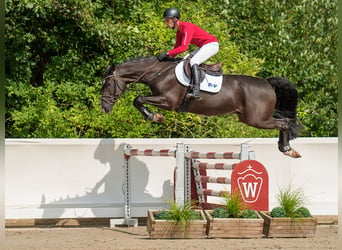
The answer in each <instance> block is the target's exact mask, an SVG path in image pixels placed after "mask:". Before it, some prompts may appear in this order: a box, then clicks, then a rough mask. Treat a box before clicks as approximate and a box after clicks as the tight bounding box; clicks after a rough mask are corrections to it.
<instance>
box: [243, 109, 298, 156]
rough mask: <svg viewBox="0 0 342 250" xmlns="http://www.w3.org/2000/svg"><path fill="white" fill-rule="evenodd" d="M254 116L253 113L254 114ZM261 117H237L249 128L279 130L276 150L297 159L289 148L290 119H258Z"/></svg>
mask: <svg viewBox="0 0 342 250" xmlns="http://www.w3.org/2000/svg"><path fill="white" fill-rule="evenodd" d="M254 114H255V113H254ZM260 117H261V116H258V115H252V116H250V117H248V118H249V119H245V117H243V116H241V115H240V116H239V118H240V120H241V121H242V122H244V123H246V124H248V125H250V126H253V127H255V128H261V129H278V130H279V141H278V149H279V151H281V152H282V153H284V154H285V155H287V156H290V157H293V158H299V157H301V155H300V154H299V153H298V152H297V151H296V150H294V149H293V148H291V146H290V135H289V133H290V132H289V131H290V123H291V119H290V118H279V119H277V118H274V117H273V116H269V117H268V118H265V117H263V118H264V119H260Z"/></svg>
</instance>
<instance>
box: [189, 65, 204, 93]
mask: <svg viewBox="0 0 342 250" xmlns="http://www.w3.org/2000/svg"><path fill="white" fill-rule="evenodd" d="M191 74H192V84H193V85H194V87H193V89H192V93H188V94H187V95H186V97H187V98H195V99H198V98H201V95H200V77H201V72H200V69H199V66H198V64H194V65H192V67H191Z"/></svg>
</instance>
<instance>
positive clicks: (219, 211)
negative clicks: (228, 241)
mask: <svg viewBox="0 0 342 250" xmlns="http://www.w3.org/2000/svg"><path fill="white" fill-rule="evenodd" d="M211 216H212V217H213V218H228V216H229V213H228V211H227V209H224V208H222V207H217V208H214V210H213V212H212V214H211Z"/></svg>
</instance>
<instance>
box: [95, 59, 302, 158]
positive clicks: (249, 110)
mask: <svg viewBox="0 0 342 250" xmlns="http://www.w3.org/2000/svg"><path fill="white" fill-rule="evenodd" d="M178 62H179V60H173V61H170V60H167V61H162V62H159V61H158V59H157V58H156V57H145V58H137V59H133V60H131V61H128V62H125V63H122V64H120V65H117V66H116V67H115V66H110V67H109V66H108V67H107V70H106V74H105V77H104V80H103V86H102V91H101V92H102V97H101V106H102V110H103V111H104V112H105V113H109V112H111V110H112V108H113V105H114V104H115V102H116V101H117V100H118V99H119V97H120V96H121V95H122V94H123V93H124V92H125V90H126V89H127V87H128V86H129V85H130V84H131V85H134V84H136V83H142V84H145V85H147V86H148V87H149V88H150V90H151V91H152V95H151V96H137V97H136V98H135V99H134V102H133V105H134V106H135V107H136V108H137V109H138V110H139V111H140V112H141V114H142V115H143V116H144V117H145V118H146V119H148V120H152V121H155V122H163V121H164V119H165V118H164V116H163V115H161V114H159V113H157V114H154V113H152V112H151V111H150V110H149V109H148V108H147V107H145V106H144V105H145V104H149V105H153V106H155V107H158V108H160V109H164V110H170V111H177V112H190V113H194V114H200V115H208V116H218V115H225V114H237V116H238V117H239V119H240V121H241V122H243V123H245V124H247V125H249V126H252V127H255V128H259V129H278V130H279V141H278V149H279V150H280V151H281V152H283V153H284V154H285V155H288V156H290V157H294V158H299V157H301V156H300V154H299V153H298V152H297V151H295V150H294V149H293V148H291V146H290V143H289V141H290V140H291V139H294V138H296V137H297V128H298V126H297V112H296V108H297V90H296V88H295V86H294V85H293V84H292V83H291V82H289V81H288V80H286V79H284V78H277V77H272V78H267V79H264V78H257V77H251V76H243V75H223V82H222V88H221V90H220V91H219V92H218V93H216V94H212V93H208V92H204V91H202V92H201V96H202V98H201V99H195V100H192V101H190V102H189V103H187V105H186V106H184V98H185V95H186V92H187V87H184V86H183V85H181V84H180V83H179V82H178V80H177V79H176V76H175V73H174V71H175V67H176V65H177V63H178Z"/></svg>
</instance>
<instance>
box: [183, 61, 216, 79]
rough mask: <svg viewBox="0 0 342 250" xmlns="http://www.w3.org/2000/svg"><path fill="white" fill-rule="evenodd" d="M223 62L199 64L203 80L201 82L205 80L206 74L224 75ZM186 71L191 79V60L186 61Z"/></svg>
mask: <svg viewBox="0 0 342 250" xmlns="http://www.w3.org/2000/svg"><path fill="white" fill-rule="evenodd" d="M221 66H222V63H221V62H219V63H215V64H205V63H202V64H200V65H199V68H200V70H201V80H200V82H202V81H203V79H204V77H205V74H208V75H212V76H220V75H222V73H223V71H222V67H221ZM184 72H185V74H186V76H187V77H188V78H189V79H191V78H192V77H191V65H190V60H186V61H184Z"/></svg>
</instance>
